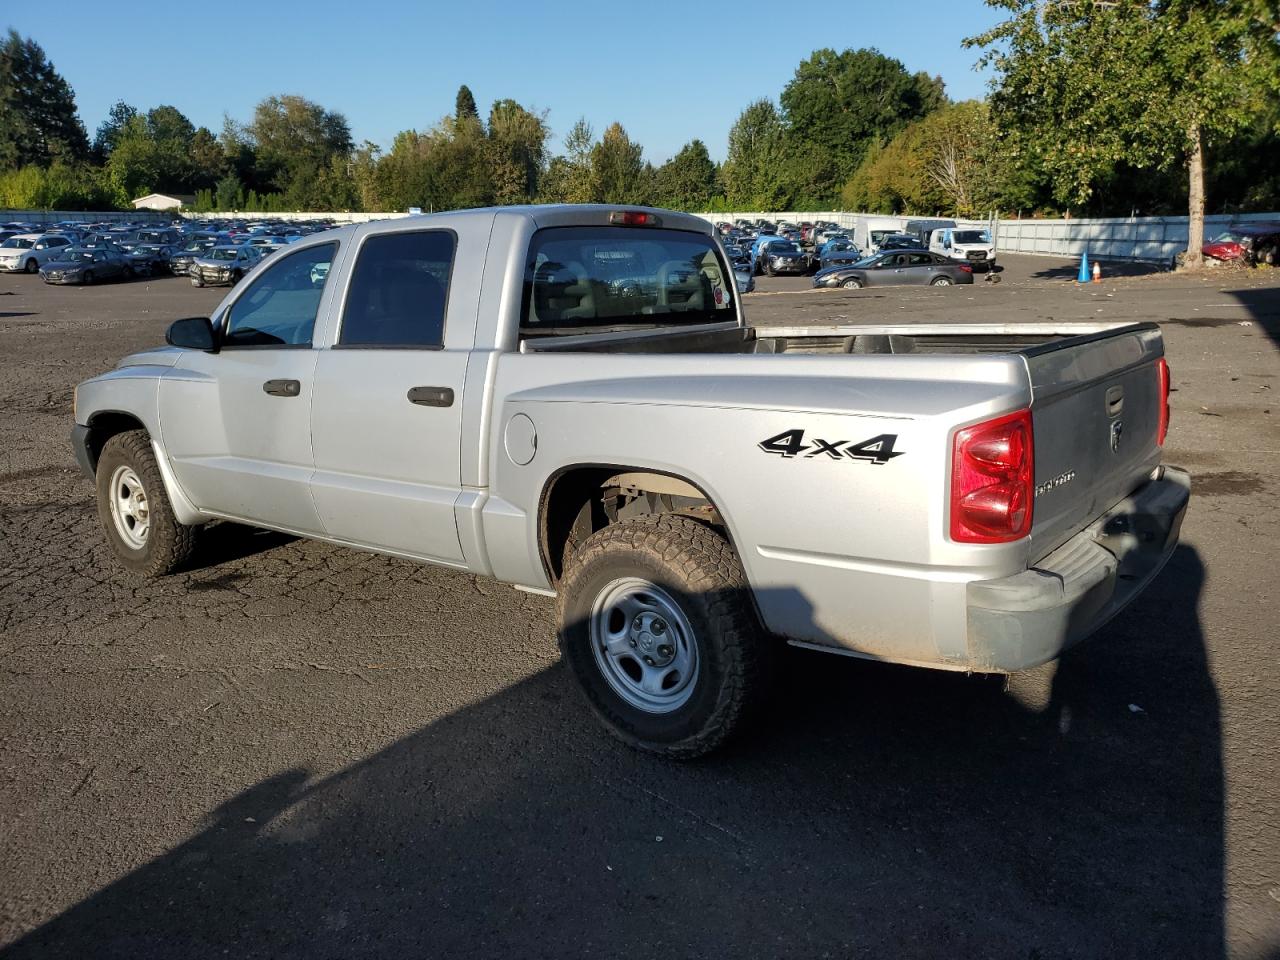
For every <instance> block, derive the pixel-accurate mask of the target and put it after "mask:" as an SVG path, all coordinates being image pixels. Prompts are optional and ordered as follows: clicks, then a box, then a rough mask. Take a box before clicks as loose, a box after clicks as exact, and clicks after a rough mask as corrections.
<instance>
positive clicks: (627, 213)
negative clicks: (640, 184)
mask: <svg viewBox="0 0 1280 960" xmlns="http://www.w3.org/2000/svg"><path fill="white" fill-rule="evenodd" d="M609 222H610V223H613V224H617V225H618V226H621V227H657V226H661V224H662V222H661V221H660V220H659V219H658V218H657V216H655V215H654V214H652V213H645V212H644V211H643V210H615V211H613V213H611V214H609Z"/></svg>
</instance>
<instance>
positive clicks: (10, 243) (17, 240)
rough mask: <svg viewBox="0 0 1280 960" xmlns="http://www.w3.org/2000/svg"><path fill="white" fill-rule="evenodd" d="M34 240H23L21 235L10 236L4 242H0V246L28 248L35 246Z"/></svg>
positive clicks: (15, 248)
mask: <svg viewBox="0 0 1280 960" xmlns="http://www.w3.org/2000/svg"><path fill="white" fill-rule="evenodd" d="M35 243H36V242H35V241H34V240H24V239H22V238H21V237H10V238H9V239H8V240H6V241H5V242H4V243H0V247H6V248H8V249H10V250H30V249H31V248H32V247H34V246H35Z"/></svg>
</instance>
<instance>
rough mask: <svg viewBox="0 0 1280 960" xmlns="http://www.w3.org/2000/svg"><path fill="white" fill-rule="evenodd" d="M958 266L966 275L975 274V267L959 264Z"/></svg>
mask: <svg viewBox="0 0 1280 960" xmlns="http://www.w3.org/2000/svg"><path fill="white" fill-rule="evenodd" d="M957 266H959V267H960V269H961V270H963V271H964V272H965V273H973V267H971V266H969V264H967V263H961V264H957Z"/></svg>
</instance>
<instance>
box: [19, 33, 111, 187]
mask: <svg viewBox="0 0 1280 960" xmlns="http://www.w3.org/2000/svg"><path fill="white" fill-rule="evenodd" d="M88 154H89V138H88V136H87V135H86V134H85V130H84V124H82V123H81V122H80V117H79V116H78V115H77V113H76V101H75V94H74V93H73V92H72V90H71V85H70V84H68V83H67V81H66V80H64V79H63V78H62V75H61V74H59V73H58V71H57V70H55V69H54V67H53V64H52V63H50V62H49V60H48V58H46V57H45V53H44V50H43V49H41V47H40V45H39V44H38V43H36V42H35V41H34V40H24V39H23V38H22V37H21V36H19V34H18V32H17V31H16V30H13V29H10V30H9V33H8V36H6V37H5V39H4V40H3V41H0V169H13V168H15V167H21V166H26V165H27V164H33V163H34V164H40V165H48V164H49V163H51V162H52V161H53V160H56V159H61V160H66V161H76V160H83V159H84V158H86V157H87V156H88Z"/></svg>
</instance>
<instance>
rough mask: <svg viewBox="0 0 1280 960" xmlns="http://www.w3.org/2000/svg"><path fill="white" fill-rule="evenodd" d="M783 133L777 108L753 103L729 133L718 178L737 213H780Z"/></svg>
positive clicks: (783, 193)
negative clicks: (763, 211)
mask: <svg viewBox="0 0 1280 960" xmlns="http://www.w3.org/2000/svg"><path fill="white" fill-rule="evenodd" d="M787 146H788V145H787V130H786V127H785V126H784V125H783V122H782V116H781V114H779V113H778V109H777V107H775V106H774V105H773V103H772V102H771V101H769V100H757V101H756V102H755V103H753V104H751V105H750V106H748V107H747V109H746V110H744V111H742V114H741V116H739V117H738V119H737V121H736V122H735V123H734V125H733V126H732V127H731V128H730V130H729V152H728V155H727V156H726V157H725V162H724V168H723V170H722V171H721V175H722V176H723V177H724V183H725V192H726V194H727V197H728V200H729V203H730V205H731V206H733V207H735V208H736V209H738V210H781V209H783V208H784V206H785V203H786V199H787V196H788V193H787V188H786V184H785V183H784V177H783V169H784V167H785V165H786V162H787V157H788V150H787Z"/></svg>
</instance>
